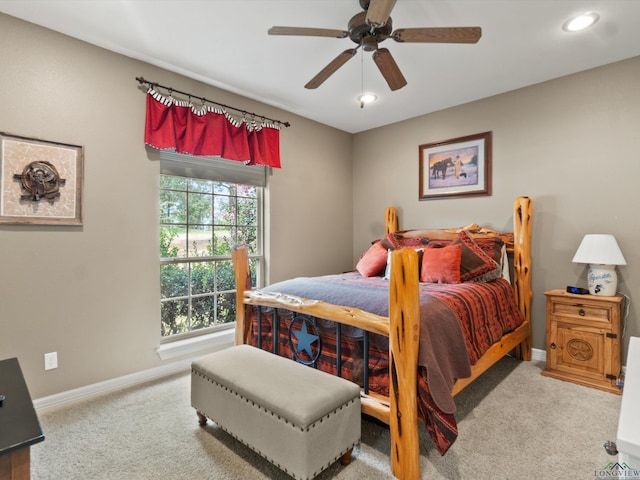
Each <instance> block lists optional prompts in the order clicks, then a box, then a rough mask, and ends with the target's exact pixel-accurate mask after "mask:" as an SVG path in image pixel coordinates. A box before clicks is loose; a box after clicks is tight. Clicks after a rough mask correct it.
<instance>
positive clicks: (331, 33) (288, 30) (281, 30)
mask: <svg viewBox="0 0 640 480" xmlns="http://www.w3.org/2000/svg"><path fill="white" fill-rule="evenodd" d="M267 33H268V34H269V35H298V36H304V37H333V38H345V37H348V36H349V32H347V31H345V30H332V29H330V28H305V27H271V28H270V29H269V30H268V31H267Z"/></svg>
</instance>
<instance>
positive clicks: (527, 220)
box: [513, 197, 533, 361]
mask: <svg viewBox="0 0 640 480" xmlns="http://www.w3.org/2000/svg"><path fill="white" fill-rule="evenodd" d="M532 205H533V203H532V201H531V199H530V198H529V197H518V198H516V200H515V205H514V209H513V223H514V232H515V236H514V239H513V242H514V243H513V271H514V282H513V287H514V289H515V294H516V300H517V302H518V306H519V307H520V311H521V312H522V315H523V316H524V319H525V321H527V322H529V325H531V298H532V297H533V293H532V291H531V214H532ZM529 328H531V327H529ZM516 355H517V356H518V358H520V359H522V360H527V361H529V360H531V335H529V336H528V337H527V338H526V340H525V341H524V342H522V343H521V344H520V345H519V346H518V347H517V349H516Z"/></svg>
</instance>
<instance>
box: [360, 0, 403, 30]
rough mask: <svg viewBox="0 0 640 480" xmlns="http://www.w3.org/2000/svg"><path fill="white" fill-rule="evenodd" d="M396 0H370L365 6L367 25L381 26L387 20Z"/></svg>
mask: <svg viewBox="0 0 640 480" xmlns="http://www.w3.org/2000/svg"><path fill="white" fill-rule="evenodd" d="M396 1H397V0H371V1H370V2H369V8H367V23H368V24H369V25H378V26H382V25H384V24H385V23H387V20H389V15H391V10H393V7H394V6H395V5H396Z"/></svg>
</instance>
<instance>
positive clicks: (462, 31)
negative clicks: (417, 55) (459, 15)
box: [391, 27, 482, 43]
mask: <svg viewBox="0 0 640 480" xmlns="http://www.w3.org/2000/svg"><path fill="white" fill-rule="evenodd" d="M391 36H392V37H393V39H394V40H395V41H396V42H415V43H477V42H478V40H480V37H481V36H482V29H481V28H480V27H434V28H399V29H398V30H396V31H395V32H393V33H392V34H391Z"/></svg>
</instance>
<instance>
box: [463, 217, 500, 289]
mask: <svg viewBox="0 0 640 480" xmlns="http://www.w3.org/2000/svg"><path fill="white" fill-rule="evenodd" d="M451 245H461V248H462V256H461V260H460V280H461V281H463V282H489V281H491V280H495V279H496V278H500V277H501V276H502V268H501V267H500V265H498V264H497V263H496V261H495V260H494V259H493V258H491V257H490V256H489V255H487V254H486V253H484V251H483V250H482V249H481V248H480V247H479V246H478V244H477V243H476V242H475V241H474V240H473V238H471V236H470V235H469V234H468V233H467V232H466V231H464V230H462V231H460V233H459V234H458V237H457V238H456V240H454V241H453V243H452V244H451Z"/></svg>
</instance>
